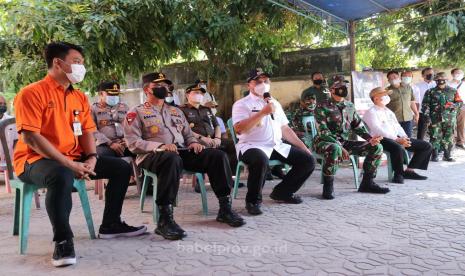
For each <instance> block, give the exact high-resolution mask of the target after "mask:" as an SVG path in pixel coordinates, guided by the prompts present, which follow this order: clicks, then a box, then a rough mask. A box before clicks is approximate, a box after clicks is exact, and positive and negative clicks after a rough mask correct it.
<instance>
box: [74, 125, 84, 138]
mask: <svg viewBox="0 0 465 276" xmlns="http://www.w3.org/2000/svg"><path fill="white" fill-rule="evenodd" d="M73 132H74V136H81V135H82V127H81V122H74V123H73Z"/></svg>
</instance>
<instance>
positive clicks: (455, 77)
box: [454, 74, 463, 81]
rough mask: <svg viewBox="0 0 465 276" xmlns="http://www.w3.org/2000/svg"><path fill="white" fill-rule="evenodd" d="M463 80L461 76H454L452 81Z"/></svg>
mask: <svg viewBox="0 0 465 276" xmlns="http://www.w3.org/2000/svg"><path fill="white" fill-rule="evenodd" d="M462 79H463V74H457V75H454V80H458V81H461V80H462Z"/></svg>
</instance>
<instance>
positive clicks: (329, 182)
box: [323, 175, 334, 199]
mask: <svg viewBox="0 0 465 276" xmlns="http://www.w3.org/2000/svg"><path fill="white" fill-rule="evenodd" d="M333 183H334V176H332V175H323V198H324V199H334V196H333V191H334V187H333Z"/></svg>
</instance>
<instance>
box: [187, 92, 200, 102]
mask: <svg viewBox="0 0 465 276" xmlns="http://www.w3.org/2000/svg"><path fill="white" fill-rule="evenodd" d="M189 99H190V100H191V102H193V103H201V102H202V101H203V95H202V94H193V95H189Z"/></svg>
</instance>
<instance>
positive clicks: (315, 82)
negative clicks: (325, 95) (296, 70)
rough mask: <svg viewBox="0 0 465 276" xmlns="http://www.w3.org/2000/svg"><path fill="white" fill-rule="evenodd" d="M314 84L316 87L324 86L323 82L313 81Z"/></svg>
mask: <svg viewBox="0 0 465 276" xmlns="http://www.w3.org/2000/svg"><path fill="white" fill-rule="evenodd" d="M313 84H314V85H322V84H323V80H313Z"/></svg>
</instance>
